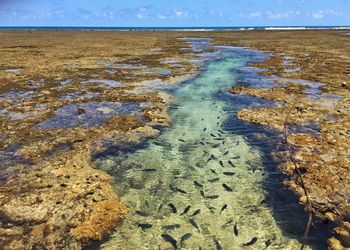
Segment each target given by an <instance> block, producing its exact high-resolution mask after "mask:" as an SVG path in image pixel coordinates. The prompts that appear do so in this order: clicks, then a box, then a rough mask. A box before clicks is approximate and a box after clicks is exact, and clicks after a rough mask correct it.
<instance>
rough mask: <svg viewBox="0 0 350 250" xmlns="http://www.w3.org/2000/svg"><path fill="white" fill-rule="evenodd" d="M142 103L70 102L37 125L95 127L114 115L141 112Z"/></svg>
mask: <svg viewBox="0 0 350 250" xmlns="http://www.w3.org/2000/svg"><path fill="white" fill-rule="evenodd" d="M140 110H141V105H140V104H137V103H116V102H88V103H80V104H70V105H67V106H64V107H63V108H60V109H58V110H57V111H56V112H55V115H54V116H53V117H51V118H48V119H46V120H45V121H43V122H41V123H39V124H38V125H36V128H38V129H54V128H74V127H86V128H89V127H94V126H97V125H100V124H103V123H105V122H107V120H109V119H110V118H112V117H113V116H131V115H137V116H140V118H142V115H141V114H140Z"/></svg>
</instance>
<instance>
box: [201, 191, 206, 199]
mask: <svg viewBox="0 0 350 250" xmlns="http://www.w3.org/2000/svg"><path fill="white" fill-rule="evenodd" d="M200 193H201V195H202V196H203V197H204V198H205V194H204V191H203V190H201V191H200Z"/></svg>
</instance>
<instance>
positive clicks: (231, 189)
mask: <svg viewBox="0 0 350 250" xmlns="http://www.w3.org/2000/svg"><path fill="white" fill-rule="evenodd" d="M222 186H223V187H224V188H225V190H226V191H228V192H232V191H233V188H232V187H229V186H227V185H226V184H225V183H224V184H222Z"/></svg>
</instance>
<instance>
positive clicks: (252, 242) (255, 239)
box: [243, 237, 258, 247]
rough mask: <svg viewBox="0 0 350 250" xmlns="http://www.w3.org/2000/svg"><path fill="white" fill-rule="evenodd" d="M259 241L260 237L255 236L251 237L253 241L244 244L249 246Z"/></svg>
mask: <svg viewBox="0 0 350 250" xmlns="http://www.w3.org/2000/svg"><path fill="white" fill-rule="evenodd" d="M257 241H258V238H257V237H254V238H252V239H251V241H249V242H247V243H245V244H243V246H245V247H248V246H251V245H254V244H255V243H256V242H257Z"/></svg>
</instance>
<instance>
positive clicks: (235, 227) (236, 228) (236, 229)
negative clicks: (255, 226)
mask: <svg viewBox="0 0 350 250" xmlns="http://www.w3.org/2000/svg"><path fill="white" fill-rule="evenodd" d="M233 233H234V234H235V235H236V236H238V227H237V224H235V225H234V226H233Z"/></svg>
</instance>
